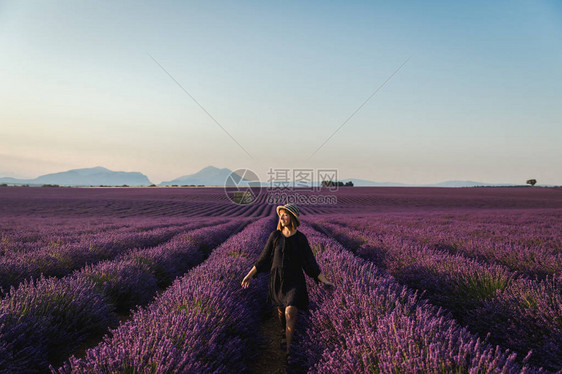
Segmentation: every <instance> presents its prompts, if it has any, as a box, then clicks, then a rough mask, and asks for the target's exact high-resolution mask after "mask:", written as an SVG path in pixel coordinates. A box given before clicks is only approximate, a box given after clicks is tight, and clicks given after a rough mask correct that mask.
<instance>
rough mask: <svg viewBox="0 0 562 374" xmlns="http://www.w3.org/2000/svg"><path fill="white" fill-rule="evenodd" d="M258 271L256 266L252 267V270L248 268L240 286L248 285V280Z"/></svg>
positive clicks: (246, 286)
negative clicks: (248, 270)
mask: <svg viewBox="0 0 562 374" xmlns="http://www.w3.org/2000/svg"><path fill="white" fill-rule="evenodd" d="M257 272H258V269H256V267H255V266H254V267H252V270H250V272H249V273H248V274H247V275H246V276H245V277H244V279H242V287H243V288H248V287H249V286H250V282H251V281H252V278H253V277H254V275H255V274H256V273H257Z"/></svg>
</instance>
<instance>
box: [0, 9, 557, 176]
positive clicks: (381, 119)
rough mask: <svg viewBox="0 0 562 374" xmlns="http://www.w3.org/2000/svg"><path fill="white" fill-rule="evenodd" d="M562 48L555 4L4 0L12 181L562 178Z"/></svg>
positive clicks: (0, 146)
mask: <svg viewBox="0 0 562 374" xmlns="http://www.w3.org/2000/svg"><path fill="white" fill-rule="evenodd" d="M561 41H562V3H561V2H560V1H558V0H556V1H555V0H551V1H540V0H529V1H519V0H513V1H479V0H478V1H469V2H459V1H393V2H387V1H384V2H383V1H380V2H379V1H346V2H332V1H307V2H301V1H285V2H269V1H240V2H231V1H220V2H219V1H197V2H194V1H159V2H156V1H155V2H141V1H90V2H88V1H57V2H54V1H1V0H0V177H2V176H12V177H18V178H34V177H37V176H39V175H43V174H47V173H54V172H61V171H66V170H69V169H75V168H87V167H94V166H103V167H106V168H109V169H111V170H114V171H140V172H142V173H144V174H145V175H147V176H148V178H149V179H150V180H151V181H152V182H153V183H159V182H161V181H166V180H172V179H175V178H177V177H180V176H183V175H187V174H192V173H195V172H197V171H199V170H200V169H202V168H204V167H206V166H209V165H213V166H216V167H219V168H229V169H231V170H236V169H250V170H252V171H254V172H255V173H256V174H257V175H258V176H259V177H260V179H263V180H265V179H266V178H267V172H268V171H269V170H287V169H290V170H294V169H313V170H319V169H333V170H337V173H338V178H340V179H345V178H360V179H367V180H372V181H377V182H402V183H411V184H424V183H437V182H441V181H446V180H473V181H480V182H490V183H525V181H526V180H527V179H529V178H535V179H537V181H538V183H539V184H557V185H562V146H561V144H562V105H561V104H560V103H562V42H561Z"/></svg>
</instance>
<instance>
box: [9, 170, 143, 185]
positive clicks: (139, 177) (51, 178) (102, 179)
mask: <svg viewBox="0 0 562 374" xmlns="http://www.w3.org/2000/svg"><path fill="white" fill-rule="evenodd" d="M0 183H6V184H29V185H30V186H32V185H44V184H57V185H60V186H123V185H127V186H150V185H151V184H152V183H151V182H150V180H148V178H147V177H146V175H144V174H142V173H139V172H126V171H112V170H109V169H106V168H104V167H101V166H97V167H94V168H87V169H73V170H68V171H63V172H60V173H52V174H45V175H41V176H40V177H37V178H34V179H16V178H10V177H5V178H0Z"/></svg>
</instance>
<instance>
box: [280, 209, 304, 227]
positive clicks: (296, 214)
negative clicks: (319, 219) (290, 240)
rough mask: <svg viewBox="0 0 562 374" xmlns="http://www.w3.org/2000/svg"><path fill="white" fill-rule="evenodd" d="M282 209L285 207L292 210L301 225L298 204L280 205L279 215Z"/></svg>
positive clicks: (289, 210)
mask: <svg viewBox="0 0 562 374" xmlns="http://www.w3.org/2000/svg"><path fill="white" fill-rule="evenodd" d="M280 209H285V210H287V211H288V212H290V213H291V214H292V216H293V217H295V219H296V220H297V223H298V224H299V225H300V223H301V222H300V220H299V215H300V212H299V208H297V206H296V205H295V204H285V205H279V206H278V207H277V215H279V210H280Z"/></svg>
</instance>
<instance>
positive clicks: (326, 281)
mask: <svg viewBox="0 0 562 374" xmlns="http://www.w3.org/2000/svg"><path fill="white" fill-rule="evenodd" d="M318 280H319V281H320V282H322V284H323V285H325V286H328V287H334V284H333V283H332V282H330V281H329V280H327V279H326V277H325V276H324V274H322V273H320V275H318Z"/></svg>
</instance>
